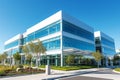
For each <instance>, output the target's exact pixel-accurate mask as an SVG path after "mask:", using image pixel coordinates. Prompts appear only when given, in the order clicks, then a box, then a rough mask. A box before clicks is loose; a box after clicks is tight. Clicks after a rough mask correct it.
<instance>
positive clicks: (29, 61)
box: [26, 54, 32, 64]
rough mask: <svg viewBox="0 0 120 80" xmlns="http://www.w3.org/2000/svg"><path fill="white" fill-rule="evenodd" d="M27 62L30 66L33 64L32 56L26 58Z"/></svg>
mask: <svg viewBox="0 0 120 80" xmlns="http://www.w3.org/2000/svg"><path fill="white" fill-rule="evenodd" d="M26 61H27V62H28V63H29V64H30V63H31V61H32V54H28V55H27V56H26Z"/></svg>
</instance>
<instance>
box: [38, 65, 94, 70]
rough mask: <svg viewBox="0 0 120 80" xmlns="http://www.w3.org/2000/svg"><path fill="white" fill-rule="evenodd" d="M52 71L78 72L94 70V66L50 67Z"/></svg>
mask: <svg viewBox="0 0 120 80" xmlns="http://www.w3.org/2000/svg"><path fill="white" fill-rule="evenodd" d="M40 68H45V66H44V65H42V66H40ZM51 68H52V69H54V70H62V71H70V70H80V69H90V68H96V66H63V67H61V66H51Z"/></svg>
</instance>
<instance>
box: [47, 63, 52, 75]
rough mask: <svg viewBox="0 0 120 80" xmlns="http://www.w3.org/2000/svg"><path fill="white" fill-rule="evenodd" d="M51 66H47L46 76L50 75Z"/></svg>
mask: <svg viewBox="0 0 120 80" xmlns="http://www.w3.org/2000/svg"><path fill="white" fill-rule="evenodd" d="M50 71H51V70H50V65H46V75H50Z"/></svg>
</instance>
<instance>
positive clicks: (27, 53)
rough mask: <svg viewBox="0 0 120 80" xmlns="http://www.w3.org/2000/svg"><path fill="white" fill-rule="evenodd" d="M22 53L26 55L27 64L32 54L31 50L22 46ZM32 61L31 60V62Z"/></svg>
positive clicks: (26, 46)
mask: <svg viewBox="0 0 120 80" xmlns="http://www.w3.org/2000/svg"><path fill="white" fill-rule="evenodd" d="M22 51H23V53H24V55H25V63H26V61H27V60H28V59H27V58H28V57H27V56H28V55H29V54H30V50H29V48H28V45H24V46H22ZM31 57H32V55H31ZM30 61H31V60H30Z"/></svg>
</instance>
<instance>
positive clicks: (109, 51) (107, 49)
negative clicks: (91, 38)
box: [103, 47, 115, 56]
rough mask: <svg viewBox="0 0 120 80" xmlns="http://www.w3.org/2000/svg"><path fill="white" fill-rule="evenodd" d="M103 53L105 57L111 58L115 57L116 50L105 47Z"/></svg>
mask: <svg viewBox="0 0 120 80" xmlns="http://www.w3.org/2000/svg"><path fill="white" fill-rule="evenodd" d="M103 53H104V55H107V56H108V55H109V56H113V55H114V54H115V50H114V49H110V48H106V47H103Z"/></svg>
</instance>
